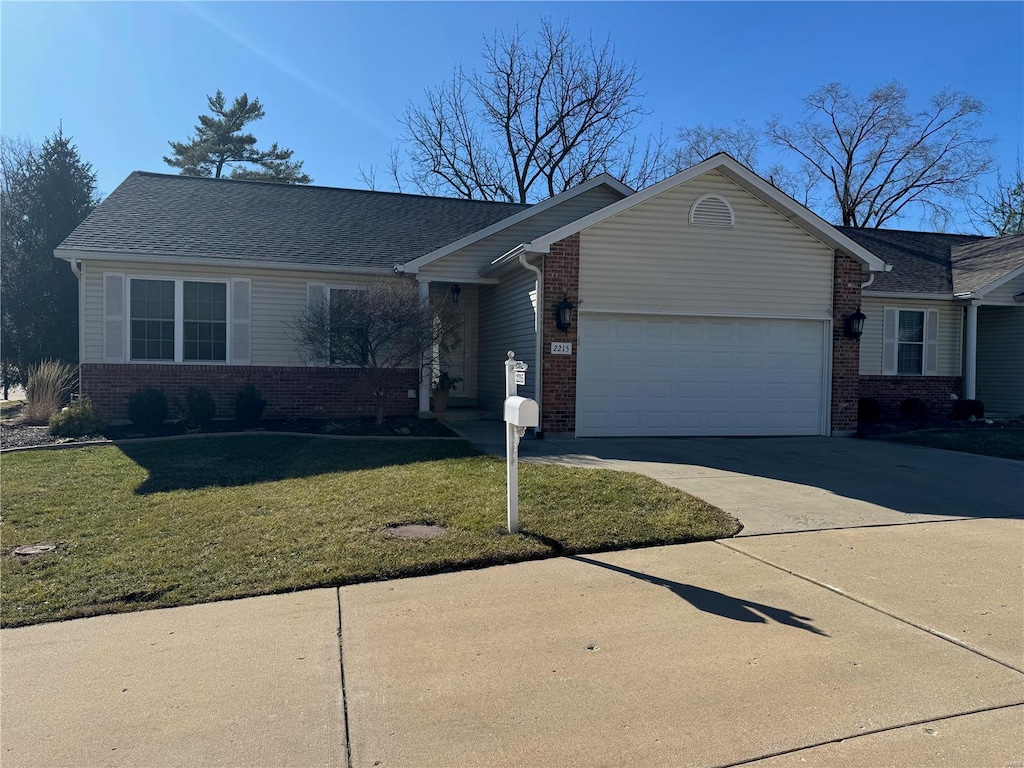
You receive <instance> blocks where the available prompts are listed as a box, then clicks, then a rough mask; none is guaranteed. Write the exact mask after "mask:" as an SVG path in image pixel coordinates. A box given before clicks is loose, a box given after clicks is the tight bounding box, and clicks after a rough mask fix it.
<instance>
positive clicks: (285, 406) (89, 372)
mask: <svg viewBox="0 0 1024 768" xmlns="http://www.w3.org/2000/svg"><path fill="white" fill-rule="evenodd" d="M246 384H253V385H255V386H256V388H257V389H258V390H259V391H260V393H261V394H262V395H263V398H264V399H265V400H266V401H267V409H266V411H265V412H264V417H265V418H270V419H275V418H287V417H294V418H314V419H325V418H341V417H347V416H373V415H375V414H376V413H377V409H376V405H375V402H374V398H373V388H372V387H371V386H370V385H369V382H368V381H367V380H366V378H365V377H364V376H363V374H362V372H361V371H360V370H358V369H355V368H313V367H310V368H287V367H276V366H258V365H254V366H229V365H148V364H145V365H142V364H136V365H123V364H116V365H112V364H99V363H83V364H82V366H81V392H82V396H83V397H88V398H89V399H91V400H92V402H93V405H94V406H95V407H96V410H97V411H99V413H101V414H102V415H103V416H104V417H106V418H108V419H115V420H118V419H125V418H127V408H128V397H129V396H130V395H131V394H132V393H133V392H135V391H136V390H137V389H139V388H141V387H158V388H160V389H162V390H163V391H164V394H166V395H167V399H168V401H170V402H171V403H172V407H171V411H172V415H175V414H176V411H175V409H174V407H173V402H174V400H173V398H179V399H184V397H185V392H186V391H187V390H188V388H189V387H206V388H207V389H208V390H210V394H212V395H213V399H214V401H215V402H216V403H217V415H218V416H220V417H225V418H234V416H235V395H237V394H238V390H240V389H241V388H242V387H243V386H245V385H246ZM418 387H419V374H418V371H415V370H410V371H400V372H399V373H398V380H397V381H396V382H395V385H394V386H392V387H389V389H388V397H387V401H386V403H385V407H384V410H385V414H386V415H388V416H407V415H413V414H415V413H416V410H417V407H418V402H419V401H418V400H416V399H413V398H409V397H408V390H410V389H417V388H418Z"/></svg>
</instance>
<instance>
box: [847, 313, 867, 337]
mask: <svg viewBox="0 0 1024 768" xmlns="http://www.w3.org/2000/svg"><path fill="white" fill-rule="evenodd" d="M867 319H868V318H867V315H865V314H864V313H863V312H861V311H860V308H859V307H858V309H857V311H856V312H854V313H853V314H852V315H850V316H849V317H848V318H846V322H845V323H844V325H845V327H844V329H843V330H844V332H845V333H844V335H845V336H846V338H848V339H859V338H860V337H861V336H862V335H863V333H864V321H865V320H867Z"/></svg>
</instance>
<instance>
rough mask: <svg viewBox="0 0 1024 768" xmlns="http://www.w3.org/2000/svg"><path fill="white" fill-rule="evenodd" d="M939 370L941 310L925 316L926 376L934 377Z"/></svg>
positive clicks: (926, 313)
mask: <svg viewBox="0 0 1024 768" xmlns="http://www.w3.org/2000/svg"><path fill="white" fill-rule="evenodd" d="M938 370H939V310H937V309H929V310H928V311H927V312H925V314H924V371H923V373H924V375H925V376H934V375H936V373H937V372H938Z"/></svg>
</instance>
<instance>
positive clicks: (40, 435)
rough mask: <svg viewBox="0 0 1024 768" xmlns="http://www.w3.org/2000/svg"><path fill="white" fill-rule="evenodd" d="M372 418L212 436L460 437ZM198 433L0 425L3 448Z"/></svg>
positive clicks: (283, 424) (175, 426)
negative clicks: (73, 431) (61, 434)
mask: <svg viewBox="0 0 1024 768" xmlns="http://www.w3.org/2000/svg"><path fill="white" fill-rule="evenodd" d="M375 421H376V420H375V419H374V418H373V417H369V418H360V419H336V420H334V421H328V420H325V419H282V420H273V421H264V422H262V423H261V424H260V425H259V426H258V427H255V428H250V429H243V428H242V427H240V426H239V425H238V423H237V422H235V421H227V420H225V421H215V422H214V423H213V426H212V427H211V428H210V429H209V430H208V433H209V434H216V433H224V432H243V431H244V432H249V431H260V432H299V433H302V434H309V435H346V436H350V437H457V435H456V434H455V433H454V432H452V430H451V429H449V428H448V427H447V426H446V425H445V424H443V423H442V422H440V421H438V420H437V419H418V418H395V419H385V420H384V423H383V424H381V425H380V426H378V425H377V424H376V423H375ZM190 432H192V433H196V432H197V430H188V429H186V428H185V425H184V424H182V423H181V422H168V423H165V424H162V425H161V426H159V427H157V428H156V429H140V428H139V427H136V426H135V425H133V424H125V425H120V426H112V427H107V429H105V430H104V431H103V434H101V435H89V436H85V437H78V438H57V437H53V436H52V435H50V434H48V433H47V431H46V427H30V426H27V425H25V424H20V423H18V422H17V421H2V422H0V448H3V449H7V448H27V447H30V446H36V445H61V444H65V443H79V442H95V441H97V440H101V441H104V440H105V441H111V440H131V439H135V438H140V437H170V436H173V435H187V434H189V433H190Z"/></svg>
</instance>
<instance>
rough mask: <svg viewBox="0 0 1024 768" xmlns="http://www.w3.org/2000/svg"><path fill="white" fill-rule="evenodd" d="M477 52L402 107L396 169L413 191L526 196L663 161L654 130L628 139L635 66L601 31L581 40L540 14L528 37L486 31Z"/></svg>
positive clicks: (657, 166) (641, 177) (652, 172)
mask: <svg viewBox="0 0 1024 768" xmlns="http://www.w3.org/2000/svg"><path fill="white" fill-rule="evenodd" d="M483 60H484V63H483V67H482V69H481V70H480V71H476V70H473V71H471V72H468V73H467V72H466V71H464V70H463V69H461V68H456V69H455V71H454V72H453V74H452V78H451V80H450V81H448V82H446V83H443V84H441V85H439V86H437V87H435V88H432V89H429V90H428V91H427V92H426V94H425V96H426V100H425V103H423V104H410V105H409V106H408V107H407V108H406V110H405V114H404V117H403V120H402V123H403V125H404V127H405V132H404V136H403V139H404V142H405V144H406V154H407V159H408V161H409V165H410V166H411V170H410V171H409V172H407V173H406V174H405V176H404V178H405V179H406V180H407V181H409V182H410V183H411V184H412V185H414V186H415V187H416V188H417V189H419V190H420V191H422V192H425V193H429V194H439V193H444V194H454V195H457V196H459V197H465V198H470V199H482V200H502V201H509V202H517V203H526V202H529V201H531V200H536V199H539V198H541V197H546V196H550V195H554V194H557V193H559V192H562V191H564V190H565V189H568V188H570V187H573V186H575V185H576V184H579V183H580V182H582V181H585V180H587V179H588V178H592V177H593V176H596V175H598V174H600V173H602V172H608V173H611V174H612V175H613V176H616V177H617V178H621V179H623V180H624V181H625V182H626V183H627V184H632V185H636V184H638V183H646V182H648V181H650V180H652V179H653V178H655V177H656V176H657V175H658V174H659V173H660V172H662V171H663V170H664V168H665V166H666V162H665V153H664V140H663V138H662V137H656V138H655V137H652V138H651V139H649V140H648V141H646V142H639V143H637V142H636V141H635V140H634V139H633V136H632V133H633V131H634V130H635V129H636V127H637V126H638V125H639V122H640V119H641V117H642V115H643V114H644V113H643V109H642V107H641V98H642V96H643V94H642V93H641V92H640V90H639V84H640V76H639V75H638V74H637V71H636V66H635V64H628V63H625V62H623V61H621V60H619V59H618V58H617V57H616V55H615V49H614V48H613V47H612V45H611V42H610V41H609V40H606V41H605V42H604V43H603V44H600V45H598V44H595V43H594V41H593V40H587V41H586V42H585V43H581V42H579V41H577V40H576V39H575V38H574V37H573V36H572V34H571V33H570V31H569V27H568V24H567V23H564V22H563V23H562V25H561V26H557V27H556V26H555V25H554V24H552V23H551V21H550V20H542V22H541V28H540V33H539V40H538V41H537V43H536V44H535V45H529V44H528V42H527V41H526V39H525V35H524V34H523V33H522V32H520V31H519V30H518V29H516V30H515V31H514V32H513V33H512V34H511V35H509V36H506V35H503V34H501V33H496V34H495V35H494V36H493V37H491V38H489V39H487V40H485V44H484V51H483ZM391 165H392V169H393V171H398V170H399V169H398V167H397V165H396V164H395V163H392V164H391ZM397 175H398V174H397V173H395V176H396V178H397Z"/></svg>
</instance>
